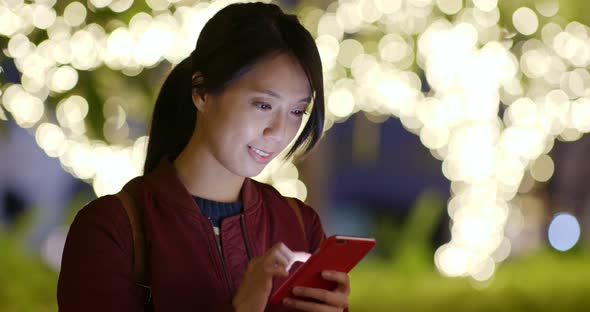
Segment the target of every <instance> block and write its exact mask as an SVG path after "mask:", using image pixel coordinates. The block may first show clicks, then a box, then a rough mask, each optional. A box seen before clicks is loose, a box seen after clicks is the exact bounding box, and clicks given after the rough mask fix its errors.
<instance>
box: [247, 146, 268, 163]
mask: <svg viewBox="0 0 590 312" xmlns="http://www.w3.org/2000/svg"><path fill="white" fill-rule="evenodd" d="M248 153H250V156H252V158H254V160H255V161H256V162H257V163H259V164H267V163H268V162H269V161H270V160H271V159H272V158H271V156H272V155H273V153H271V152H266V151H263V150H260V149H257V148H255V147H252V146H248Z"/></svg>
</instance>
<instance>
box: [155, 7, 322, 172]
mask: <svg viewBox="0 0 590 312" xmlns="http://www.w3.org/2000/svg"><path fill="white" fill-rule="evenodd" d="M277 52H286V53H290V54H291V55H293V56H294V57H295V58H296V59H297V60H298V61H299V63H300V65H301V67H302V68H303V70H304V71H305V74H306V75H307V78H308V80H309V83H310V86H311V90H312V93H313V95H312V98H313V106H312V111H311V114H310V117H309V120H308V122H307V124H306V125H305V127H304V128H303V131H302V133H301V134H300V136H299V137H298V138H297V139H296V140H295V143H294V145H293V147H292V148H291V149H290V150H289V152H288V153H287V155H286V157H287V158H288V157H290V156H292V155H294V154H295V153H296V152H298V149H299V148H301V147H303V148H304V151H303V153H301V154H307V153H308V152H309V151H310V150H311V149H312V148H313V147H314V146H315V144H316V143H317V142H318V141H319V139H320V138H321V136H322V133H323V128H324V87H323V74H322V64H321V60H320V55H319V52H318V49H317V46H316V44H315V41H314V39H313V37H312V36H311V34H310V33H309V32H308V31H307V30H306V29H305V28H304V27H303V26H302V25H301V24H300V23H299V21H298V20H297V17H296V16H294V15H289V14H285V13H283V11H282V10H281V9H280V8H279V7H278V6H277V5H274V4H265V3H238V4H232V5H229V6H227V7H225V8H223V9H221V10H220V11H219V12H218V13H217V14H215V15H214V16H213V17H212V18H211V19H210V20H209V21H208V22H207V23H206V24H205V26H204V27H203V30H202V31H201V34H200V35H199V39H198V41H197V45H196V48H195V50H194V51H193V52H192V53H191V55H190V56H189V57H187V58H186V59H184V60H183V61H182V62H180V63H179V64H178V65H176V66H175V67H174V68H173V69H172V71H171V72H170V74H169V75H168V77H167V78H166V80H165V81H164V83H163V85H162V88H161V89H160V93H159V94H158V98H157V100H156V105H155V107H154V113H153V117H152V125H151V129H150V138H149V143H148V148H147V156H146V161H145V165H144V173H148V172H150V171H152V170H153V169H154V168H155V167H156V166H157V165H158V163H159V161H160V160H161V159H162V157H164V156H168V155H169V156H171V157H173V158H176V157H177V156H178V155H179V154H180V152H181V151H182V149H183V148H184V147H185V146H186V144H187V143H188V141H189V140H190V138H191V136H192V133H193V131H194V128H195V124H196V114H197V110H196V108H195V106H194V104H193V101H192V95H191V91H192V88H198V90H199V92H207V93H211V94H219V93H220V92H222V91H223V89H224V88H225V87H226V86H228V85H229V84H230V83H231V82H232V81H234V80H236V79H238V78H239V77H240V76H242V75H243V74H245V73H246V72H248V70H250V69H251V68H252V67H253V66H254V65H255V64H256V63H257V62H258V61H260V60H261V59H263V58H264V57H267V56H269V55H271V54H274V53H277ZM197 71H198V72H201V73H202V75H203V80H204V81H203V83H202V84H201V85H192V74H193V73H194V72H197ZM297 154H299V153H297Z"/></svg>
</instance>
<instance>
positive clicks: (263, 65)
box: [193, 53, 311, 177]
mask: <svg viewBox="0 0 590 312" xmlns="http://www.w3.org/2000/svg"><path fill="white" fill-rule="evenodd" d="M193 99H194V100H195V104H196V105H197V107H198V109H199V113H198V115H197V116H198V117H197V118H198V119H197V135H198V136H199V137H200V139H199V141H201V142H203V143H204V148H205V152H208V153H209V154H210V156H212V158H211V161H212V163H211V164H208V165H213V166H217V165H220V166H221V167H223V168H225V169H226V170H228V171H230V172H231V173H233V174H236V175H239V176H242V177H252V176H256V175H258V174H259V173H260V172H261V171H262V169H264V167H265V166H266V165H267V164H268V163H269V162H270V161H271V160H272V159H273V158H275V157H276V156H277V155H278V154H279V153H280V152H281V151H283V150H284V149H285V148H286V146H287V145H288V144H289V143H290V142H291V141H292V140H293V138H294V137H295V135H296V134H297V132H298V130H299V127H300V126H301V123H302V119H303V114H304V113H305V111H306V107H307V105H309V104H310V101H311V89H310V84H309V81H308V79H307V76H306V75H305V72H304V71H303V69H302V68H301V66H300V65H299V63H298V61H297V59H295V58H294V57H293V56H291V55H289V54H285V53H281V54H276V55H273V56H272V57H269V58H266V59H264V60H263V61H261V62H259V63H258V64H256V65H255V66H254V67H253V68H252V69H251V70H250V71H248V72H247V73H246V74H244V75H243V76H241V77H240V78H239V79H237V80H236V81H234V82H232V83H231V84H230V85H229V86H227V87H226V88H225V89H224V90H223V92H221V94H219V95H212V94H206V95H205V97H203V98H201V97H199V96H198V95H195V96H193ZM220 169H221V168H220Z"/></svg>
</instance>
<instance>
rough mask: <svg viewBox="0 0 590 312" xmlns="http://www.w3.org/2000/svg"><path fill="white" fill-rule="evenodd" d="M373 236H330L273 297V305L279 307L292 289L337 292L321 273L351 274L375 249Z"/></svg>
mask: <svg viewBox="0 0 590 312" xmlns="http://www.w3.org/2000/svg"><path fill="white" fill-rule="evenodd" d="M375 243H376V241H375V239H374V238H370V237H356V236H340V235H334V236H330V237H328V238H327V239H326V240H324V241H323V242H322V244H321V245H320V248H319V250H318V251H317V252H316V253H315V254H313V255H311V257H309V259H308V260H307V262H305V263H304V264H302V265H301V266H299V268H298V269H297V270H296V271H295V272H293V273H292V274H291V275H290V276H289V278H288V279H287V280H286V281H285V282H284V283H283V284H282V285H281V287H279V289H277V290H276V291H275V292H274V293H273V294H272V296H271V297H270V303H272V304H279V303H281V301H282V300H283V298H285V297H287V296H289V295H292V294H293V293H292V290H293V287H295V286H303V287H312V288H323V289H326V290H334V289H335V288H336V287H337V283H336V282H333V281H328V280H325V279H324V278H323V277H322V275H321V274H322V271H326V270H329V271H338V272H346V273H348V272H350V270H352V268H354V266H355V265H357V263H359V262H360V261H361V260H362V259H363V258H364V257H365V255H366V254H367V253H368V252H369V251H370V250H371V249H373V247H374V246H375Z"/></svg>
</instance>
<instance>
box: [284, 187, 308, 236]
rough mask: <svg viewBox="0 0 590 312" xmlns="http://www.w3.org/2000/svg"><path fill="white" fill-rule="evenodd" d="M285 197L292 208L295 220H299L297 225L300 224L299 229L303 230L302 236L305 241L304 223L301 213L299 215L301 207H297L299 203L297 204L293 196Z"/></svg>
mask: <svg viewBox="0 0 590 312" xmlns="http://www.w3.org/2000/svg"><path fill="white" fill-rule="evenodd" d="M285 198H286V199H287V203H289V206H290V207H291V209H293V212H294V213H295V216H297V220H299V225H300V226H301V231H302V232H303V238H304V239H305V240H306V241H307V235H306V233H305V223H304V222H303V215H301V207H299V204H297V202H296V201H295V199H294V198H291V197H285Z"/></svg>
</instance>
